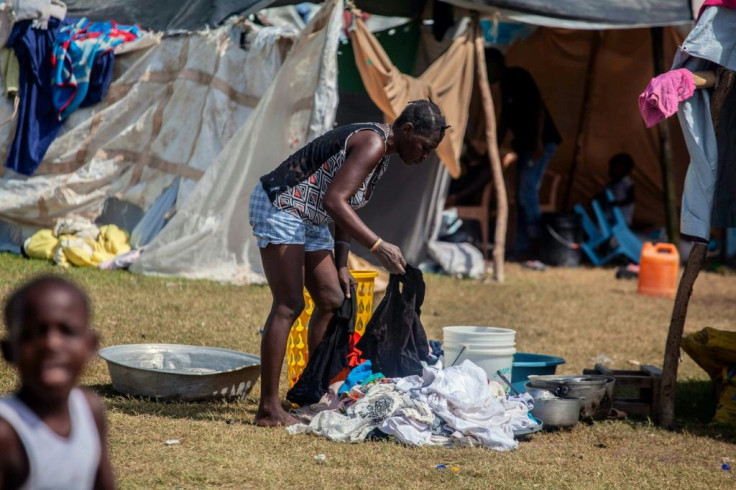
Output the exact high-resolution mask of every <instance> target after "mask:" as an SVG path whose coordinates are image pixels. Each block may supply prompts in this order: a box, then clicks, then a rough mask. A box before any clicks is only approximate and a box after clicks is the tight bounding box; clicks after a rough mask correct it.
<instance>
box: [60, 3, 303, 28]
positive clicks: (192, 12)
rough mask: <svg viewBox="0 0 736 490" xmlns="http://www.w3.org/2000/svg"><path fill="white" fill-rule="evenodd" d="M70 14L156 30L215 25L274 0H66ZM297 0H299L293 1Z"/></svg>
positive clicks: (265, 5)
mask: <svg viewBox="0 0 736 490" xmlns="http://www.w3.org/2000/svg"><path fill="white" fill-rule="evenodd" d="M65 2H66V4H67V7H68V11H67V15H68V16H70V17H88V18H90V19H96V20H110V19H112V20H115V21H116V22H119V23H121V24H140V25H141V26H143V27H145V28H147V29H152V30H155V31H175V30H197V29H202V28H204V27H207V26H210V27H214V26H216V25H218V24H220V23H221V22H222V21H223V20H225V19H227V18H228V17H230V16H231V15H234V14H250V13H253V12H257V11H258V10H260V9H262V8H266V7H268V6H269V5H270V4H272V3H274V0H65ZM294 3H297V2H294Z"/></svg>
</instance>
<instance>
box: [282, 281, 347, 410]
mask: <svg viewBox="0 0 736 490" xmlns="http://www.w3.org/2000/svg"><path fill="white" fill-rule="evenodd" d="M350 296H351V297H350V298H345V301H343V303H342V305H341V306H340V308H338V310H337V312H336V313H335V315H334V316H333V318H332V321H331V322H330V325H329V326H328V327H327V332H325V336H324V339H323V340H322V342H320V343H319V345H318V346H317V348H316V349H315V350H314V354H313V355H310V356H309V362H307V366H306V367H305V368H304V372H303V373H302V375H301V377H300V378H299V380H298V381H297V382H296V384H294V386H293V387H292V388H291V389H290V390H289V392H288V393H287V394H286V398H287V399H288V400H289V401H290V402H292V403H296V404H297V405H309V404H312V403H317V402H318V401H319V400H320V398H322V395H324V394H325V393H327V389H328V388H329V386H330V382H331V381H332V379H333V378H334V377H335V376H336V375H337V374H338V373H340V371H342V370H343V369H345V367H347V365H348V358H347V354H348V349H349V347H350V338H351V337H352V335H353V332H355V311H356V307H357V305H356V298H357V294H356V292H355V289H354V288H353V289H352V290H351V295H350Z"/></svg>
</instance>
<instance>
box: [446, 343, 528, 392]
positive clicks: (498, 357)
mask: <svg viewBox="0 0 736 490" xmlns="http://www.w3.org/2000/svg"><path fill="white" fill-rule="evenodd" d="M443 348H444V351H445V363H446V366H447V367H449V366H453V365H457V364H460V363H462V362H463V361H465V360H466V359H467V360H469V361H472V362H473V363H475V364H477V365H478V366H480V368H481V369H483V370H484V371H485V372H486V376H487V377H488V379H489V380H494V381H498V382H499V383H501V384H502V385H503V386H504V388H505V389H507V390H508V386H506V383H504V382H503V380H502V379H501V378H500V376H498V371H501V373H502V374H503V375H504V376H505V377H506V379H508V380H511V369H512V367H513V362H514V354H516V349H515V348H513V347H507V348H502V349H477V348H475V347H474V346H472V345H465V346H457V347H456V346H452V347H451V348H448V347H443Z"/></svg>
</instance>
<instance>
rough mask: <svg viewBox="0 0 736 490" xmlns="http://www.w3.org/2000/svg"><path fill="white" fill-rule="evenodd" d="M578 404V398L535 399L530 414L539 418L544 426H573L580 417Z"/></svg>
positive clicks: (579, 403)
mask: <svg viewBox="0 0 736 490" xmlns="http://www.w3.org/2000/svg"><path fill="white" fill-rule="evenodd" d="M580 405H581V400H580V399H578V398H554V399H552V400H535V401H534V408H533V409H532V415H534V416H535V417H536V418H538V419H539V420H541V421H542V423H543V426H544V427H545V428H556V427H573V426H574V425H575V424H577V423H578V419H579V418H580Z"/></svg>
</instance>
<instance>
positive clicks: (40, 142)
mask: <svg viewBox="0 0 736 490" xmlns="http://www.w3.org/2000/svg"><path fill="white" fill-rule="evenodd" d="M139 36H140V31H139V29H138V27H137V26H118V25H117V24H115V23H112V22H96V23H90V22H89V21H87V20H86V19H81V20H76V19H66V20H64V21H60V20H58V19H57V18H54V17H51V18H50V19H49V20H48V28H47V29H46V30H41V29H34V28H33V27H32V23H31V21H23V22H19V23H16V25H15V26H14V27H13V31H12V33H11V35H10V38H9V39H8V47H9V48H12V49H13V50H14V51H15V54H16V56H17V58H18V64H19V67H20V76H19V86H20V90H19V92H20V103H19V108H18V122H17V129H16V134H15V139H14V140H13V143H12V145H11V147H10V151H9V152H8V156H7V159H6V161H5V166H6V167H8V168H10V169H12V170H15V171H16V172H19V173H21V174H24V175H33V173H34V172H35V171H36V169H37V168H38V166H39V165H40V164H41V161H42V160H43V157H44V155H45V154H46V151H47V150H48V148H49V146H50V145H51V143H52V142H53V141H54V139H55V138H56V135H57V134H58V132H59V130H60V129H61V126H62V124H63V119H64V118H66V117H68V116H69V114H71V113H72V112H73V111H74V110H75V109H77V108H78V107H80V106H83V105H84V106H87V105H92V104H96V103H97V102H99V101H100V100H102V98H103V97H104V95H105V93H106V92H107V88H108V87H109V85H110V82H111V80H112V73H113V64H114V58H113V57H114V53H113V49H114V47H115V46H117V45H120V44H122V43H125V42H130V41H134V40H135V39H137V38H138V37H139Z"/></svg>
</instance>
